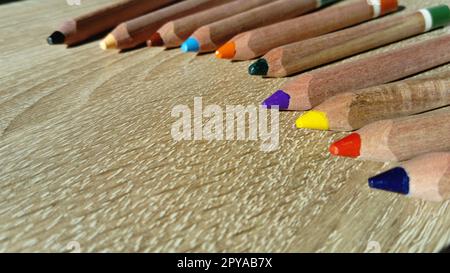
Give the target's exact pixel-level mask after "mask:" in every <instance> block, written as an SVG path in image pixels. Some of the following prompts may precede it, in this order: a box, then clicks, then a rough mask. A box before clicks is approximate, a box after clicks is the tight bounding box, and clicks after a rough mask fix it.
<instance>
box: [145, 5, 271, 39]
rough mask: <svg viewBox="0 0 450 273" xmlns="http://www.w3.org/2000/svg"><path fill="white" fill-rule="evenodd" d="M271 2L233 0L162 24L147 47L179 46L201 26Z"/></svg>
mask: <svg viewBox="0 0 450 273" xmlns="http://www.w3.org/2000/svg"><path fill="white" fill-rule="evenodd" d="M272 1H273V0H246V1H240V0H235V1H233V2H231V3H228V4H224V5H221V6H218V7H214V8H211V9H208V10H205V11H202V12H199V13H196V14H193V15H189V16H186V17H183V18H180V19H177V20H174V21H171V22H168V23H166V24H164V25H163V26H162V27H161V28H160V29H159V30H158V31H157V32H155V33H154V34H153V35H152V37H151V38H150V40H148V41H147V45H148V46H160V45H164V46H165V47H166V48H173V47H178V46H180V45H181V44H182V43H183V42H184V41H185V40H186V39H187V38H188V37H189V35H191V34H192V33H193V32H194V31H195V30H196V29H198V28H199V27H201V26H203V25H207V24H210V23H212V22H215V21H219V20H221V19H224V18H227V17H230V16H233V15H235V14H238V13H241V12H244V11H247V10H249V9H252V8H255V7H258V6H261V5H264V4H267V3H269V2H272Z"/></svg>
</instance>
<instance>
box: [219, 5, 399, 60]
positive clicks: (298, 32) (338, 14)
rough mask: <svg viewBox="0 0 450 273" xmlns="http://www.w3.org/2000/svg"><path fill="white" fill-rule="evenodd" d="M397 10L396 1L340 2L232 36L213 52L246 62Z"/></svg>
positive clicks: (222, 56)
mask: <svg viewBox="0 0 450 273" xmlns="http://www.w3.org/2000/svg"><path fill="white" fill-rule="evenodd" d="M397 9H398V4H397V0H381V1H380V5H379V6H378V5H372V4H370V3H369V2H368V1H367V0H356V1H348V2H344V3H343V4H342V5H335V6H332V7H329V8H326V9H324V10H321V11H318V12H315V13H311V14H308V15H304V16H301V17H299V18H294V19H291V20H287V21H283V22H280V23H276V24H272V25H269V26H265V27H260V28H257V29H254V30H250V31H247V32H244V33H241V34H238V35H236V36H235V37H233V38H232V39H231V40H230V41H228V42H227V43H226V44H225V45H223V46H222V47H221V48H219V49H218V50H217V51H216V56H217V57H218V58H222V59H231V60H250V59H254V58H256V57H260V56H261V55H264V54H265V53H267V52H268V51H269V50H271V49H273V48H276V47H279V46H282V45H286V44H289V43H293V42H297V41H300V40H305V39H308V38H312V37H316V36H319V35H323V34H325V33H329V32H333V31H336V30H338V29H343V28H346V27H349V26H352V25H356V24H359V23H361V22H364V21H367V20H370V19H372V18H376V17H378V16H381V15H384V14H386V13H389V12H393V11H396V10H397Z"/></svg>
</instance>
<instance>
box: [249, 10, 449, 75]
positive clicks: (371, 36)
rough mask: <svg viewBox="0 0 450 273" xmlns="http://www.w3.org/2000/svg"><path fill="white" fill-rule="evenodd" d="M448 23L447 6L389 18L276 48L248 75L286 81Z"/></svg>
mask: <svg viewBox="0 0 450 273" xmlns="http://www.w3.org/2000/svg"><path fill="white" fill-rule="evenodd" d="M430 19H431V20H430ZM449 23H450V9H449V8H448V6H447V5H440V6H436V7H432V8H428V9H422V10H420V11H417V12H414V13H411V14H408V15H406V16H405V15H398V16H390V17H387V18H383V19H380V20H375V21H373V22H369V23H367V24H362V25H360V26H356V27H353V28H349V29H345V30H342V31H338V32H334V33H330V34H327V35H323V36H320V37H316V38H312V39H308V40H305V41H300V42H296V43H292V44H288V45H285V46H281V47H278V48H275V49H273V50H271V51H269V52H268V53H267V54H266V55H265V56H263V57H262V58H261V59H260V60H258V61H256V62H255V63H254V64H252V65H250V67H249V73H250V74H251V75H262V76H267V77H285V76H288V75H292V74H295V73H298V72H302V71H305V70H307V69H310V68H314V67H317V66H320V65H323V64H327V63H330V62H333V61H336V60H340V59H343V58H345V57H348V56H352V55H355V54H358V53H361V52H364V51H367V50H370V49H373V48H377V47H380V46H383V45H387V44H389V43H393V42H396V41H400V40H403V39H406V38H408V37H412V36H415V35H418V34H420V33H423V32H426V31H429V30H433V29H435V28H438V27H442V26H445V25H447V24H449Z"/></svg>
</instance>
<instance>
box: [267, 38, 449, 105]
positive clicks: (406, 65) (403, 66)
mask: <svg viewBox="0 0 450 273" xmlns="http://www.w3.org/2000/svg"><path fill="white" fill-rule="evenodd" d="M449 48H450V34H445V35H442V36H440V37H437V38H432V39H428V40H425V41H423V42H419V43H414V44H411V45H408V46H405V47H402V48H399V49H393V50H390V51H388V52H384V53H380V54H375V55H373V56H369V57H365V58H361V59H359V60H356V61H353V62H347V63H341V64H337V65H334V66H330V67H325V68H322V69H318V70H315V71H311V72H308V73H304V74H302V75H300V76H297V77H295V78H294V79H293V80H291V81H289V82H287V83H286V84H285V85H284V86H282V87H281V89H280V90H278V91H277V92H275V93H274V94H272V95H271V96H269V97H268V98H267V99H266V100H265V101H264V102H263V105H265V106H266V107H269V108H270V107H272V106H278V108H279V109H282V110H310V109H311V108H312V107H315V106H317V105H319V104H320V103H322V102H323V101H324V100H326V99H327V98H329V97H332V96H334V95H336V94H339V93H342V92H346V91H351V90H357V89H362V88H366V87H370V86H376V85H380V84H384V83H388V82H392V81H395V80H399V79H402V78H405V77H407V76H411V75H414V74H416V73H419V72H423V71H425V70H428V69H430V68H433V67H437V66H439V65H442V64H445V63H448V62H450V50H448V49H449Z"/></svg>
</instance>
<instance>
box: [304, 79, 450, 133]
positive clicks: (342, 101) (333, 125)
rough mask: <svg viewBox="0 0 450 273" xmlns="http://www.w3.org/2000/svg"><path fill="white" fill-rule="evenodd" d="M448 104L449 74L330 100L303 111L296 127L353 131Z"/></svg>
mask: <svg viewBox="0 0 450 273" xmlns="http://www.w3.org/2000/svg"><path fill="white" fill-rule="evenodd" d="M448 105H450V72H445V73H441V74H439V75H435V76H432V77H429V78H425V79H413V80H405V81H400V82H395V83H390V84H384V85H380V86H375V87H369V88H366V89H361V90H357V91H350V92H345V93H342V94H338V95H336V96H334V97H331V98H329V99H327V100H326V101H324V102H323V103H321V104H320V105H318V106H316V107H315V108H313V110H311V111H308V112H305V113H304V114H303V115H302V116H300V117H299V118H298V119H297V121H296V126H297V128H305V129H315V130H332V131H353V130H356V129H359V128H361V127H363V126H365V125H367V124H369V123H371V122H375V121H378V120H383V119H390V118H398V117H402V116H408V115H412V114H418V113H422V112H425V111H429V110H433V109H436V108H440V107H444V106H448Z"/></svg>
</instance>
